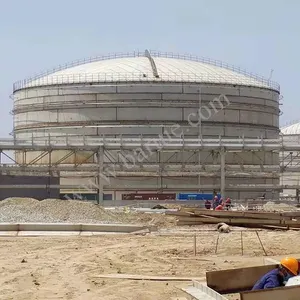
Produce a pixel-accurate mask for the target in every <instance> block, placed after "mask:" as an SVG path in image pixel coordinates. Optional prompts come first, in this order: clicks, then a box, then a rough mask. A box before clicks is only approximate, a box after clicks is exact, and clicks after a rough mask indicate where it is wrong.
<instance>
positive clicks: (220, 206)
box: [215, 202, 224, 210]
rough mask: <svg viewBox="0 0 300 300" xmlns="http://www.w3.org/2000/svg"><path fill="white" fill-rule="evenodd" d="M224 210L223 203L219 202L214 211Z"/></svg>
mask: <svg viewBox="0 0 300 300" xmlns="http://www.w3.org/2000/svg"><path fill="white" fill-rule="evenodd" d="M223 209H224V202H221V203H220V204H219V205H218V206H217V207H216V208H215V210H223Z"/></svg>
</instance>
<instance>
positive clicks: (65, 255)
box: [0, 231, 300, 300]
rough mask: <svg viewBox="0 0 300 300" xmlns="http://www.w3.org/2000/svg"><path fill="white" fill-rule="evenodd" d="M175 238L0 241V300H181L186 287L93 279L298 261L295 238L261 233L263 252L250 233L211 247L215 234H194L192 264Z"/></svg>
mask: <svg viewBox="0 0 300 300" xmlns="http://www.w3.org/2000/svg"><path fill="white" fill-rule="evenodd" d="M173 234H174V235H159V234H154V235H146V236H137V235H102V236H93V237H80V236H78V237H7V238H0V243H1V247H0V267H1V277H0V285H1V293H0V299H5V300H8V299H12V300H24V299H30V300H35V299H39V300H48V299H76V300H79V299H82V300H86V299H90V300H93V299H97V300H99V299H101V300H119V299H128V300H129V299H130V300H131V299H134V300H171V299H176V297H184V296H186V295H185V294H184V293H183V292H182V291H180V287H184V286H187V284H188V283H185V282H151V281H134V280H124V279H101V278H97V275H99V274H116V273H119V274H120V273H121V274H122V273H124V274H125V273H126V274H139V275H158V276H159V275H161V276H166V275H168V276H195V277H204V276H205V272H206V271H211V270H219V269H227V268H232V267H242V266H254V265H261V264H263V256H264V255H265V252H264V251H266V253H267V255H268V256H271V257H273V258H280V257H281V256H283V255H286V254H294V255H296V256H297V257H300V254H299V247H300V239H299V238H298V237H299V232H293V231H289V232H280V231H272V232H271V231H262V232H259V236H260V238H261V241H262V243H263V246H264V249H265V250H263V248H262V246H261V244H260V242H259V240H258V237H257V235H256V233H255V232H243V236H242V239H241V232H240V231H236V232H231V233H229V234H222V235H220V238H219V241H218V245H217V247H216V241H217V236H218V235H217V233H216V232H211V231H210V232H208V231H207V232H205V231H203V232H202V231H201V232H200V231H198V232H197V255H196V257H195V256H194V254H193V236H186V235H183V234H182V233H180V232H179V233H178V234H177V235H176V233H175V232H174V233H173ZM241 240H242V241H243V242H241ZM242 244H243V247H242ZM179 299H180V298H179ZM230 299H237V298H236V297H232V298H230Z"/></svg>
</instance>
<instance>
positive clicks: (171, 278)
mask: <svg viewBox="0 0 300 300" xmlns="http://www.w3.org/2000/svg"><path fill="white" fill-rule="evenodd" d="M93 277H95V278H111V279H129V280H152V281H193V280H199V281H205V278H204V277H197V276H195V277H174V276H151V275H136V274H99V275H96V276H93Z"/></svg>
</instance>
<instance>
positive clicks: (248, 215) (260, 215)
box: [170, 208, 290, 220]
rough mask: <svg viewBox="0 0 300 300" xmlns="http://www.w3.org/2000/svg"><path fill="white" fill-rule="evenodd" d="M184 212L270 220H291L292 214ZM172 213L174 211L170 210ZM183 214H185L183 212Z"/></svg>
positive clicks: (186, 210)
mask: <svg viewBox="0 0 300 300" xmlns="http://www.w3.org/2000/svg"><path fill="white" fill-rule="evenodd" d="M181 212H183V213H187V212H188V213H190V214H192V213H193V214H194V215H207V216H215V217H224V218H241V217H244V218H249V219H268V220H290V216H283V215H282V214H280V213H273V212H247V211H227V210H223V211H216V210H209V209H192V208H191V209H183V210H181ZM170 214H172V212H170ZM182 215H183V214H182Z"/></svg>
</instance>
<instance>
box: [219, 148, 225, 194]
mask: <svg viewBox="0 0 300 300" xmlns="http://www.w3.org/2000/svg"><path fill="white" fill-rule="evenodd" d="M225 155H226V152H225V149H224V148H222V149H221V151H220V159H221V197H223V198H224V197H225V184H226V182H225V180H226V178H225Z"/></svg>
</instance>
